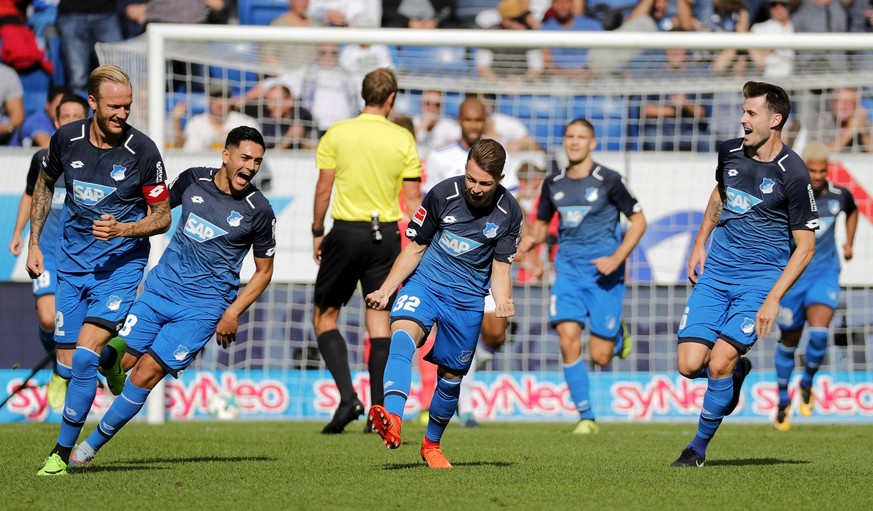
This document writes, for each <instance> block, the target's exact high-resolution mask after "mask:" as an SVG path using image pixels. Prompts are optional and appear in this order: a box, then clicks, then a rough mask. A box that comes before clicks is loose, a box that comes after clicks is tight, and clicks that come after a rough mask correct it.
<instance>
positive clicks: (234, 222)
mask: <svg viewBox="0 0 873 511" xmlns="http://www.w3.org/2000/svg"><path fill="white" fill-rule="evenodd" d="M242 219H243V216H242V215H240V214H239V213H237V212H236V211H231V212H230V216H229V217H227V223H228V224H230V226H231V227H239V223H240V222H241V221H242Z"/></svg>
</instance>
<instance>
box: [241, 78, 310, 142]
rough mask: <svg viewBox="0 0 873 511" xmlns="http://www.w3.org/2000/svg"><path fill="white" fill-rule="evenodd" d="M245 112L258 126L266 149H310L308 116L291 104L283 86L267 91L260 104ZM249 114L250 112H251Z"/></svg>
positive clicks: (305, 111) (286, 89) (288, 93)
mask: <svg viewBox="0 0 873 511" xmlns="http://www.w3.org/2000/svg"><path fill="white" fill-rule="evenodd" d="M254 106H255V108H254V109H251V110H250V109H247V111H248V112H249V113H250V114H255V115H252V117H255V118H256V119H258V120H259V121H260V123H261V127H262V128H263V129H262V133H263V135H264V141H265V142H266V144H267V148H268V149H314V148H315V145H316V144H317V141H316V139H315V137H314V136H313V128H314V126H315V123H314V122H313V120H312V113H310V112H309V110H307V109H305V108H303V107H302V106H301V105H300V104H299V103H297V102H296V101H295V100H294V95H293V94H292V93H291V90H289V89H288V87H286V86H284V85H274V86H272V87H270V88H269V89H267V92H266V94H264V99H263V101H262V102H261V103H260V104H258V105H254ZM252 110H253V111H252Z"/></svg>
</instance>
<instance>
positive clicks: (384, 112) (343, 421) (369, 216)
mask: <svg viewBox="0 0 873 511" xmlns="http://www.w3.org/2000/svg"><path fill="white" fill-rule="evenodd" d="M396 96H397V76H396V75H395V74H394V71H392V70H390V69H387V68H380V69H376V70H374V71H371V72H370V73H368V74H367V76H365V77H364V81H363V84H362V87H361V97H362V98H363V99H364V103H365V106H364V111H363V112H362V113H361V115H359V116H357V117H355V118H353V119H348V120H345V121H341V122H337V123H334V124H333V125H332V126H331V127H330V129H329V130H327V133H326V134H325V135H324V136H323V137H322V138H321V141H320V142H319V143H318V149H317V150H316V154H315V163H316V166H317V167H318V168H319V175H318V183H317V184H316V187H315V199H314V201H313V202H314V206H313V222H312V252H313V258H314V259H315V262H316V264H318V265H319V268H318V276H317V277H316V278H315V292H314V299H313V302H314V311H313V317H312V325H313V328H314V329H315V335H316V337H317V340H318V349H319V351H321V357H322V358H323V359H324V363H325V365H326V366H327V368H328V370H330V374H331V375H332V376H333V379H334V381H335V382H336V386H337V389H338V390H339V394H340V403H339V406H337V409H336V411H335V412H334V414H333V418H332V419H331V420H330V422H329V423H327V425H326V426H324V428H323V429H322V430H321V432H322V433H324V434H337V433H342V432H343V430H344V429H345V427H346V426H347V425H348V424H349V423H350V422H352V421H353V420H355V419H357V418H358V417H360V416H361V415H363V414H364V411H365V410H364V405H363V403H361V401H360V399H358V395H357V393H356V392H355V389H354V386H353V385H352V375H351V371H350V370H349V359H348V349H347V348H346V343H345V340H344V339H343V336H342V334H341V333H340V331H339V329H338V328H337V320H338V318H339V313H340V309H341V308H342V306H343V305H345V304H347V303H348V302H349V299H351V297H352V294H353V293H354V292H355V289H356V288H357V286H358V283H359V282H360V284H361V293H362V294H363V295H364V296H366V295H367V294H369V293H370V292H372V291H374V290H375V289H377V288H378V287H379V284H380V283H381V282H382V281H383V280H385V277H386V276H387V275H388V271H389V270H390V269H391V265H392V264H393V263H394V260H395V259H396V258H397V254H399V253H400V230H399V228H398V227H397V222H398V221H399V220H400V219H401V218H402V217H403V215H402V213H401V212H400V205H399V201H398V199H399V197H400V192H401V189H402V191H403V197H404V199H405V200H406V211H415V210H417V209H418V206H419V203H420V202H421V191H420V190H419V187H420V185H421V162H420V161H419V159H418V152H417V151H416V148H415V139H414V138H413V136H412V134H411V133H409V131H407V130H406V129H405V128H403V127H401V126H398V125H396V124H394V123H393V122H391V121H389V120H388V118H387V117H388V114H389V113H390V112H391V109H392V108H394V98H395V97H396ZM334 188H335V189H336V197H335V198H334V201H333V205H332V207H331V216H332V217H333V220H334V222H333V227H332V228H331V230H330V232H329V233H328V234H327V236H325V235H324V217H325V215H326V214H327V209H328V206H330V205H331V202H330V197H331V195H332V193H333V191H334ZM364 321H365V322H366V325H367V334H368V335H369V337H370V358H369V361H368V364H367V366H368V368H369V370H370V400H371V402H372V403H376V404H382V400H383V396H382V376H383V374H384V371H385V364H386V362H387V360H388V350H389V347H390V343H391V338H390V335H391V327H390V326H389V324H388V311H384V310H374V309H368V310H367V311H366V313H365V318H364ZM364 431H365V432H368V431H370V429H369V424H368V425H367V426H366V429H365V430H364Z"/></svg>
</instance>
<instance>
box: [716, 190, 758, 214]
mask: <svg viewBox="0 0 873 511" xmlns="http://www.w3.org/2000/svg"><path fill="white" fill-rule="evenodd" d="M760 203H761V199H759V198H757V197H755V196H754V195H749V194H748V193H746V192H744V191H742V190H737V189H735V188H731V187H730V186H729V187H728V189H727V201H725V205H724V207H725V209H727V210H728V211H733V212H734V213H739V214H741V215H742V214H744V213H746V212H748V211H749V210H750V209H752V208H754V207H755V206H757V205H758V204H760Z"/></svg>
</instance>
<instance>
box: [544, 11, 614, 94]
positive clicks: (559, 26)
mask: <svg viewBox="0 0 873 511" xmlns="http://www.w3.org/2000/svg"><path fill="white" fill-rule="evenodd" d="M549 12H550V13H551V17H550V18H549V19H548V20H546V21H545V22H543V24H542V26H541V27H540V30H550V31H555V30H588V31H602V30H603V25H602V24H601V23H600V22H599V21H597V20H595V19H594V18H589V17H587V16H582V15H578V14H573V0H552V8H551V10H550V11H549ZM543 59H544V61H545V67H546V73H548V74H550V75H552V76H564V77H568V78H588V77H590V76H591V72H590V71H589V70H588V49H587V48H545V49H543Z"/></svg>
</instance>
